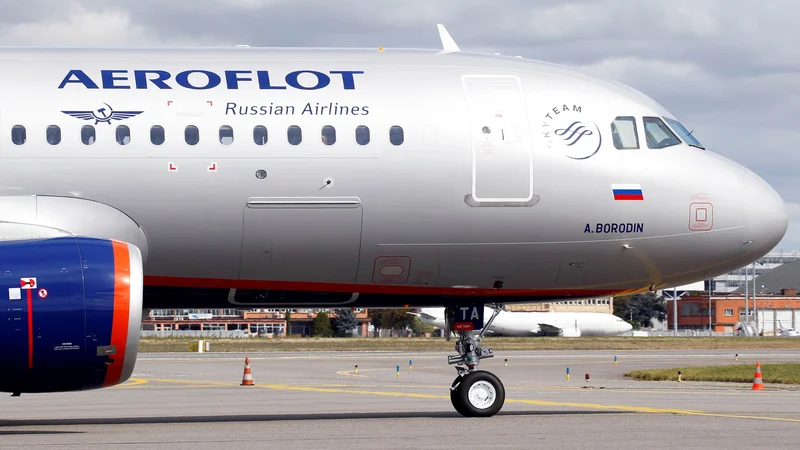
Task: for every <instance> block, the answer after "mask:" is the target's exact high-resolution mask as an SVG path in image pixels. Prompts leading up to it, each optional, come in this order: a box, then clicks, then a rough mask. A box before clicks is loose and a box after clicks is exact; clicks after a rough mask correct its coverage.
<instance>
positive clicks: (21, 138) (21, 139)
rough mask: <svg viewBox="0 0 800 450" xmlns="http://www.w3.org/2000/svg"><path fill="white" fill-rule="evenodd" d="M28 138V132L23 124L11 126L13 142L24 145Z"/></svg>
mask: <svg viewBox="0 0 800 450" xmlns="http://www.w3.org/2000/svg"><path fill="white" fill-rule="evenodd" d="M27 140H28V134H27V132H26V131H25V127H23V126H22V125H14V126H13V127H12V128H11V142H13V143H14V144H16V145H22V144H24V143H25V141H27Z"/></svg>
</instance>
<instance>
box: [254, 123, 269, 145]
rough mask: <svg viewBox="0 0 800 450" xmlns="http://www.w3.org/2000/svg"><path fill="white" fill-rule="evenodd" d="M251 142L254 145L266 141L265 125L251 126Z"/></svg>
mask: <svg viewBox="0 0 800 450" xmlns="http://www.w3.org/2000/svg"><path fill="white" fill-rule="evenodd" d="M253 142H255V143H256V145H265V144H266V143H267V127H265V126H264V125H256V126H255V127H253Z"/></svg>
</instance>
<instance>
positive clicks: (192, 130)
mask: <svg viewBox="0 0 800 450" xmlns="http://www.w3.org/2000/svg"><path fill="white" fill-rule="evenodd" d="M183 139H184V140H185V141H186V143H187V144H189V145H197V143H198V142H200V130H198V129H197V127H196V126H194V125H188V126H187V127H186V128H185V129H184V131H183Z"/></svg>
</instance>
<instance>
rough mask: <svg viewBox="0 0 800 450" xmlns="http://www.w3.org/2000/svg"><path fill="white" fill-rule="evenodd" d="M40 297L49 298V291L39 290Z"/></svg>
mask: <svg viewBox="0 0 800 450" xmlns="http://www.w3.org/2000/svg"><path fill="white" fill-rule="evenodd" d="M39 297H41V298H47V289H39Z"/></svg>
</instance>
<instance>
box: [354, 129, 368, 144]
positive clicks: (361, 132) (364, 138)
mask: <svg viewBox="0 0 800 450" xmlns="http://www.w3.org/2000/svg"><path fill="white" fill-rule="evenodd" d="M356 143H358V145H367V144H369V127H367V126H365V125H359V126H357V127H356Z"/></svg>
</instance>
